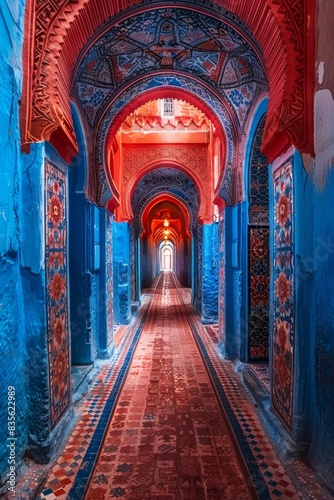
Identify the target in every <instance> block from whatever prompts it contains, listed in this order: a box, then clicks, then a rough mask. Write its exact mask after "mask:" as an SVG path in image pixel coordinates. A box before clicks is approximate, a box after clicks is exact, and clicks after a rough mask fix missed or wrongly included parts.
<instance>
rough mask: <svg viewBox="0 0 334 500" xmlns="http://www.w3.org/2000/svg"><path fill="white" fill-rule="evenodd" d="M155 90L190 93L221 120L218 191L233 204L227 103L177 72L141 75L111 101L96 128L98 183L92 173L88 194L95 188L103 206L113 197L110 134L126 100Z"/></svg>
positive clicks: (233, 140)
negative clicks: (223, 142)
mask: <svg viewBox="0 0 334 500" xmlns="http://www.w3.org/2000/svg"><path fill="white" fill-rule="evenodd" d="M156 91H159V92H160V93H162V95H164V94H165V95H168V96H169V95H171V93H172V92H178V95H179V96H180V95H183V94H184V95H186V96H192V101H193V102H196V105H197V107H199V108H200V109H202V110H208V109H209V112H210V117H211V116H213V117H215V120H216V122H217V121H218V123H220V129H221V130H223V131H224V132H225V137H226V158H225V166H224V167H223V168H222V175H221V179H220V185H221V188H220V191H219V195H220V196H221V197H222V198H224V199H225V202H226V204H227V205H232V204H233V202H234V191H235V186H234V169H235V167H236V144H237V131H236V129H235V126H234V123H233V121H232V120H231V116H230V114H229V113H228V111H227V109H226V107H225V106H224V104H223V103H222V102H221V100H220V99H219V96H218V95H217V94H216V93H214V92H213V91H212V90H211V89H209V88H208V87H207V86H205V85H203V84H202V83H201V82H200V81H198V79H195V78H192V77H189V76H184V75H179V74H163V75H151V76H148V77H145V78H142V79H140V80H139V81H138V82H136V83H134V84H133V85H131V86H130V87H129V88H127V89H126V90H125V91H124V92H122V93H121V94H120V95H119V96H118V97H117V98H116V99H115V100H114V101H113V102H112V103H111V105H110V106H109V108H108V109H107V111H106V113H105V114H104V116H103V117H102V118H101V121H100V124H99V127H98V129H97V138H96V152H95V161H96V165H97V178H96V181H97V186H95V185H94V182H95V178H94V177H91V179H90V185H89V193H88V194H89V196H90V197H92V198H94V194H95V193H94V192H95V191H96V192H97V195H96V201H97V203H98V204H99V205H101V206H105V204H106V203H107V202H108V200H109V199H110V198H112V192H111V190H110V187H109V185H108V180H107V174H106V168H105V166H106V164H108V144H109V140H110V136H111V135H112V133H114V131H115V130H116V129H117V126H118V124H119V123H120V122H121V119H120V114H121V113H122V112H124V111H125V110H129V107H128V106H129V103H131V102H136V103H141V101H140V98H141V97H142V98H143V99H145V100H149V99H152V98H155V95H156V94H155V92H156ZM160 95H161V94H160ZM123 116H124V115H123Z"/></svg>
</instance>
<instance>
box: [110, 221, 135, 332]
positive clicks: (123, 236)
mask: <svg viewBox="0 0 334 500" xmlns="http://www.w3.org/2000/svg"><path fill="white" fill-rule="evenodd" d="M113 242H114V245H113V257H114V308H115V323H118V324H128V323H129V321H130V318H131V281H130V280H131V277H130V227H129V224H128V223H127V222H114V224H113Z"/></svg>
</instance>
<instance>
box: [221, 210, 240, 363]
mask: <svg viewBox="0 0 334 500" xmlns="http://www.w3.org/2000/svg"><path fill="white" fill-rule="evenodd" d="M237 221H238V207H233V208H231V207H226V208H225V264H226V265H225V283H226V284H225V355H226V357H227V358H229V359H235V358H239V356H240V328H239V325H240V319H239V318H240V307H239V303H240V298H239V297H240V290H241V287H240V271H239V267H238V266H239V255H238V242H237V235H238V226H237V223H238V222H237ZM238 311H239V317H238Z"/></svg>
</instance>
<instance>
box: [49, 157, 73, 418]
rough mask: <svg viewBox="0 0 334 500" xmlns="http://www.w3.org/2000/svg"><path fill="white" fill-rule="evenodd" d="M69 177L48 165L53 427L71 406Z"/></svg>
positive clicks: (50, 359)
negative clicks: (67, 188)
mask: <svg viewBox="0 0 334 500" xmlns="http://www.w3.org/2000/svg"><path fill="white" fill-rule="evenodd" d="M66 224H67V222H66V185H65V174H64V172H62V171H61V170H60V169H59V168H57V167H56V166H55V165H53V164H52V163H51V162H50V161H48V160H46V162H45V269H46V301H47V321H48V352H49V380H50V406H51V424H52V426H54V425H55V424H56V423H57V422H58V420H59V418H60V417H61V415H62V414H63V412H64V411H65V410H66V408H67V407H68V406H69V404H70V362H69V347H68V346H69V333H68V302H67V253H66V252H67V251H66V237H67V235H66Z"/></svg>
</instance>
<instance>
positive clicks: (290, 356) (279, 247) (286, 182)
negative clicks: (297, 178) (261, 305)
mask: <svg viewBox="0 0 334 500" xmlns="http://www.w3.org/2000/svg"><path fill="white" fill-rule="evenodd" d="M273 181H274V262H273V283H274V297H273V301H274V318H273V329H274V332H273V374H272V403H273V407H274V409H275V411H276V413H277V414H278V416H279V417H280V419H281V420H282V422H283V423H284V424H285V425H286V426H287V427H288V428H290V429H291V427H292V402H293V369H294V255H293V251H294V232H293V216H294V204H293V203H294V200H293V163H292V158H291V159H290V160H288V161H287V162H285V163H284V164H283V165H282V166H281V167H279V168H278V169H277V170H276V171H275V172H274V173H273Z"/></svg>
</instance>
